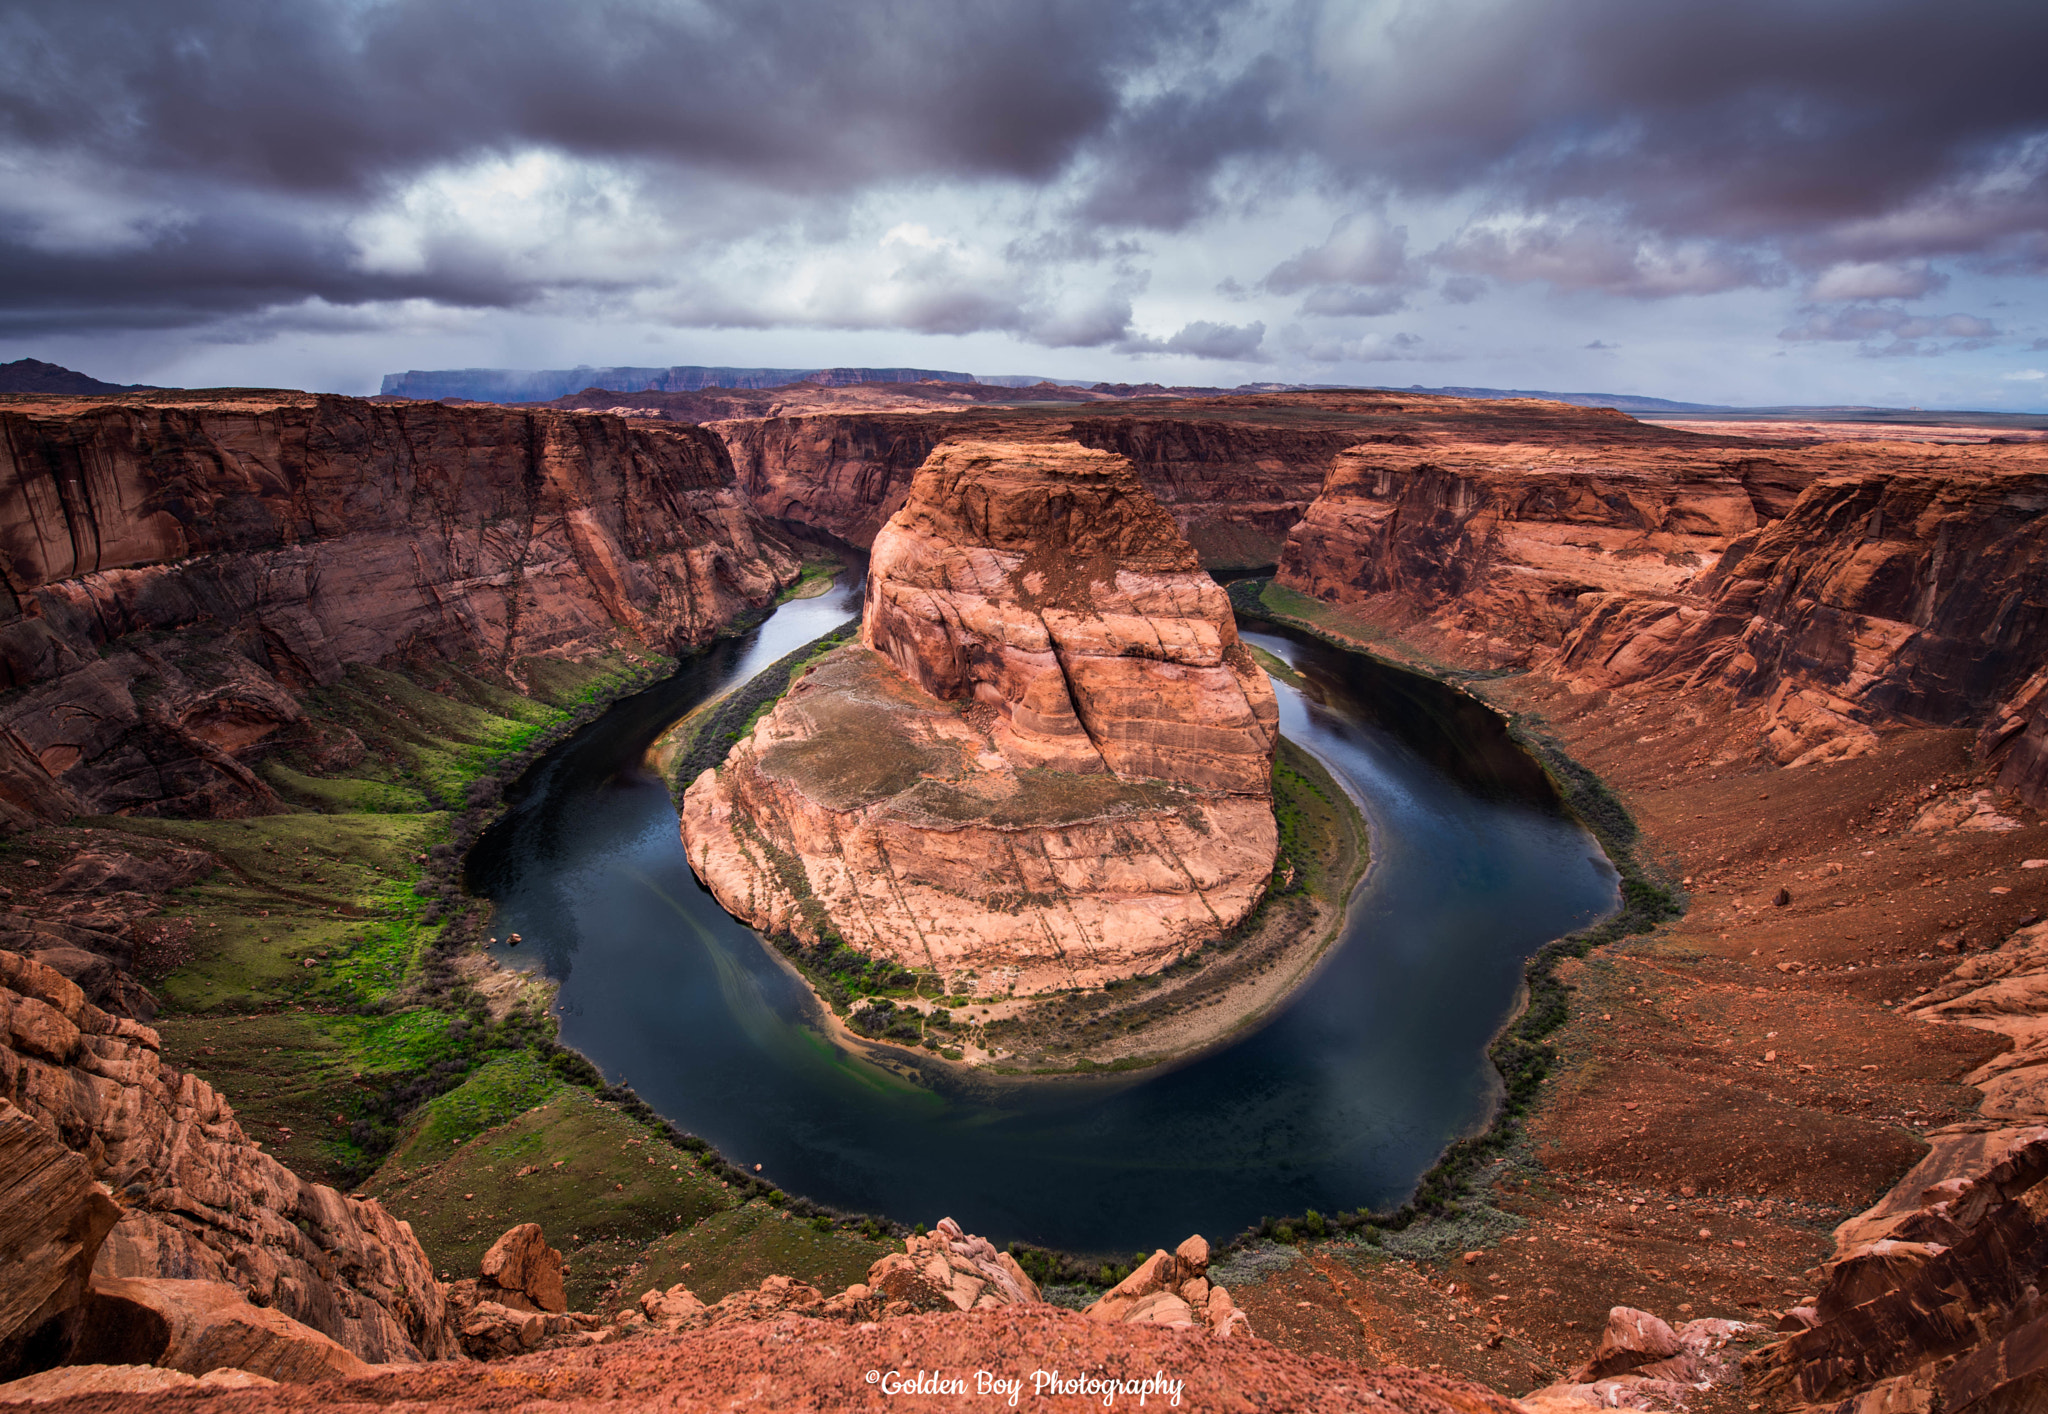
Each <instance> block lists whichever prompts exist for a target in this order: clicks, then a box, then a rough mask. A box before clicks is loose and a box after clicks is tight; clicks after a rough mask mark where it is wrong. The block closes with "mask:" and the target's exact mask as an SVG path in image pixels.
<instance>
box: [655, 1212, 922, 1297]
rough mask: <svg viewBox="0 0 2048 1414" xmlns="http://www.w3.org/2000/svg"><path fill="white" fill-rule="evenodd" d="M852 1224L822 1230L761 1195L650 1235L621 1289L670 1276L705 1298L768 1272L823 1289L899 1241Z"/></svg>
mask: <svg viewBox="0 0 2048 1414" xmlns="http://www.w3.org/2000/svg"><path fill="white" fill-rule="evenodd" d="M873 1231H874V1234H875V1235H874V1236H869V1235H868V1234H867V1233H864V1232H862V1231H860V1230H858V1229H851V1230H848V1229H841V1228H837V1227H833V1226H831V1225H830V1224H827V1225H825V1226H824V1227H823V1229H822V1230H821V1229H820V1227H819V1226H818V1225H817V1224H815V1223H812V1222H805V1221H801V1220H798V1219H796V1218H794V1217H792V1216H790V1214H789V1213H788V1212H787V1211H784V1210H782V1209H778V1208H775V1207H772V1206H770V1205H769V1204H767V1203H763V1202H752V1203H747V1204H744V1205H742V1206H740V1207H736V1208H727V1209H725V1210H724V1211H722V1212H718V1213H714V1214H712V1215H711V1216H709V1217H706V1218H704V1219H703V1220H702V1221H700V1222H698V1223H697V1224H696V1225H695V1226H693V1227H690V1228H686V1229H684V1230H683V1231H680V1232H676V1233H672V1234H670V1235H669V1236H666V1237H662V1238H659V1239H657V1240H656V1241H654V1242H652V1243H649V1244H648V1245H647V1247H646V1248H645V1249H644V1250H643V1251H642V1252H641V1253H640V1256H639V1261H638V1263H637V1265H636V1266H635V1267H634V1268H633V1269H632V1273H631V1276H632V1281H631V1289H630V1290H627V1291H625V1292H623V1294H624V1295H627V1296H638V1295H639V1294H640V1293H641V1292H642V1291H646V1290H649V1289H650V1288H656V1289H660V1290H663V1291H666V1290H667V1289H668V1288H669V1287H671V1286H674V1285H675V1284H676V1283H677V1282H681V1283H683V1284H684V1285H685V1286H687V1287H689V1288H690V1290H691V1291H693V1292H695V1293H696V1295H697V1299H698V1300H700V1301H704V1302H712V1301H716V1300H718V1299H719V1298H720V1297H721V1296H725V1295H728V1294H729V1293H731V1292H735V1291H741V1290H744V1289H746V1288H748V1287H752V1286H758V1285H760V1283H761V1280H762V1278H764V1277H770V1276H775V1275H781V1276H786V1277H789V1278H791V1279H793V1280H795V1281H801V1282H807V1283H809V1284H810V1285H812V1286H815V1287H817V1288H818V1289H819V1290H820V1291H823V1292H825V1293H827V1294H828V1295H829V1294H831V1293H834V1292H838V1291H843V1290H845V1289H846V1288H847V1287H849V1286H851V1285H852V1284H853V1283H855V1282H857V1281H866V1280H867V1277H868V1268H869V1267H871V1266H873V1265H874V1264H875V1262H876V1261H878V1260H879V1259H881V1258H882V1257H884V1256H887V1255H888V1254H889V1253H891V1252H900V1251H902V1250H903V1249H902V1247H901V1245H900V1244H898V1243H895V1242H892V1241H888V1240H886V1239H885V1238H884V1237H883V1236H882V1235H881V1234H882V1229H880V1228H879V1227H875V1228H873Z"/></svg>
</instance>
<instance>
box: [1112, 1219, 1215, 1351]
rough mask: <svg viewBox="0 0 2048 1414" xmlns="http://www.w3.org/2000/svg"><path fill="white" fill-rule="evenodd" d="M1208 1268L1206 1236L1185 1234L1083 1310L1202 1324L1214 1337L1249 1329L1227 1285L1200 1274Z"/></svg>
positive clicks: (1129, 1320)
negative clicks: (1219, 1283) (1223, 1285)
mask: <svg viewBox="0 0 2048 1414" xmlns="http://www.w3.org/2000/svg"><path fill="white" fill-rule="evenodd" d="M1208 1268H1209V1244H1208V1242H1207V1240H1205V1239H1204V1238H1202V1237H1201V1236H1199V1235H1197V1236H1194V1237H1190V1238H1188V1239H1187V1241H1185V1242H1183V1243H1181V1244H1180V1246H1179V1247H1177V1248H1175V1249H1174V1250H1173V1251H1172V1252H1168V1251H1166V1250H1164V1249H1163V1248H1162V1249H1160V1250H1159V1251H1156V1252H1154V1253H1153V1254H1152V1255H1151V1256H1150V1257H1147V1258H1146V1259H1145V1260H1144V1261H1143V1262H1140V1263H1139V1264H1138V1266H1137V1268H1136V1270H1134V1271H1133V1272H1132V1273H1131V1274H1130V1275H1129V1276H1127V1277H1125V1278H1124V1279H1123V1280H1122V1281H1120V1282H1118V1283H1117V1284H1116V1285H1115V1286H1113V1287H1111V1288H1110V1289H1109V1290H1108V1291H1106V1292H1104V1293H1103V1294H1102V1295H1101V1296H1100V1297H1098V1298H1097V1299H1096V1300H1095V1301H1094V1302H1093V1303H1092V1304H1091V1305H1089V1306H1088V1307H1087V1309H1086V1312H1085V1314H1087V1315H1089V1316H1092V1317H1093V1318H1094V1319H1096V1320H1098V1321H1115V1322H1119V1323H1123V1324H1131V1325H1189V1326H1195V1325H1206V1326H1207V1327H1208V1329H1209V1332H1210V1334H1211V1335H1213V1336H1215V1337H1216V1338H1218V1339H1223V1338H1226V1337H1228V1336H1231V1335H1234V1334H1236V1333H1238V1332H1243V1333H1245V1334H1247V1335H1249V1334H1250V1333H1251V1322H1250V1320H1249V1319H1248V1318H1247V1317H1246V1316H1245V1314H1244V1312H1242V1311H1240V1310H1238V1309H1237V1307H1236V1305H1235V1304H1233V1303H1232V1301H1231V1299H1230V1293H1229V1292H1228V1291H1226V1290H1224V1289H1223V1288H1222V1287H1220V1286H1216V1285H1214V1284H1213V1283H1211V1282H1210V1280H1209V1279H1208V1277H1207V1276H1206V1275H1204V1274H1205V1273H1206V1272H1207V1271H1208Z"/></svg>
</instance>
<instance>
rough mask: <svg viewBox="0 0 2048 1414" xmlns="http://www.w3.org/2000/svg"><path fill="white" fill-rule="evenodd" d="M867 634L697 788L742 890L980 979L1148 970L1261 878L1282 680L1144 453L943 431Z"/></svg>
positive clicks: (895, 525) (1209, 931)
mask: <svg viewBox="0 0 2048 1414" xmlns="http://www.w3.org/2000/svg"><path fill="white" fill-rule="evenodd" d="M862 637H863V643H862V644H861V645H858V646H848V647H846V648H843V649H839V650H836V651H835V652H833V653H831V654H830V655H828V656H827V657H825V658H824V659H822V660H820V661H819V662H818V663H816V664H815V665H814V666H813V667H812V668H811V669H810V670H809V672H808V673H807V675H806V676H805V677H804V678H803V679H802V680H801V681H800V682H798V683H797V684H796V685H795V687H794V688H792V690H791V691H790V693H789V694H788V696H786V697H785V698H784V699H783V700H782V702H781V703H779V704H778V705H777V707H776V708H775V710H774V711H772V712H770V713H769V714H768V715H767V716H765V717H763V718H762V720H761V721H760V722H759V723H758V724H757V725H756V727H755V729H754V732H753V735H752V736H751V737H750V738H749V739H748V740H746V741H743V742H741V743H740V744H739V745H738V746H736V747H735V748H734V750H733V752H732V755H731V756H730V757H729V758H728V760H727V762H726V764H725V765H724V766H723V767H722V768H720V769H718V770H717V771H708V772H706V773H705V774H704V775H702V776H701V777H699V778H698V779H697V780H696V781H695V782H693V783H692V784H691V786H690V788H689V790H688V792H687V793H686V796H685V799H684V808H683V838H684V842H685V845H686V846H687V848H688V850H689V854H690V861H691V864H692V866H693V867H694V868H695V869H696V871H697V873H698V876H699V877H700V878H702V879H703V880H705V882H706V884H707V885H708V886H709V887H710V888H711V890H712V891H713V893H715V894H716V895H717V897H718V899H719V901H720V902H721V903H722V904H724V905H725V906H726V907H727V908H728V909H730V910H732V911H733V912H734V913H736V914H738V915H739V916H740V917H742V918H745V919H747V920H748V921H749V922H751V923H753V924H754V925H755V926H756V927H759V928H762V929H764V930H767V931H770V932H788V933H792V934H794V935H796V936H798V937H800V938H803V939H805V940H807V941H810V942H819V941H822V940H823V939H825V938H826V937H827V936H828V935H836V936H838V937H840V938H843V939H844V940H845V941H847V942H849V943H851V944H852V945H854V946H855V947H858V948H860V949H862V950H864V951H869V952H873V953H878V954H881V955H883V956H886V957H890V958H893V959H895V960H897V961H899V962H901V963H903V964H905V965H907V966H911V967H918V968H931V969H934V970H936V971H937V972H938V973H939V974H940V975H941V976H942V977H943V978H945V979H946V982H947V985H948V987H949V988H952V989H955V990H958V991H963V992H979V993H983V994H986V993H990V992H997V991H1008V990H1012V989H1014V990H1016V991H1017V992H1020V993H1030V992H1040V991H1047V990H1056V989H1061V988H1067V987H1074V986H1090V985H1099V984H1100V983H1102V982H1104V981H1107V980H1109V979H1111V978H1114V977H1121V976H1131V975H1135V974H1139V973H1143V972H1149V971H1153V970H1156V969H1157V968H1159V967H1161V966H1164V965H1165V964H1167V963H1168V962H1171V961H1172V960H1173V959H1175V958H1176V957H1179V956H1181V955H1182V954H1183V953H1185V952H1186V951H1187V950H1188V949H1190V948H1191V947H1193V946H1195V945H1197V944H1198V943H1200V942H1201V941H1203V940H1205V939H1207V938H1210V937H1214V936H1216V935H1217V934H1218V933H1220V932H1222V931H1224V930H1227V929H1228V928H1230V927H1231V926H1232V925H1233V924H1235V923H1236V922H1237V921H1238V920H1239V919H1241V918H1242V917H1243V916H1244V915H1245V914H1246V913H1248V912H1249V911H1250V910H1251V908H1252V907H1253V905H1254V904H1256V902H1257V901H1258V898H1259V897H1260V894H1261V893H1262V891H1263V889H1264V885H1265V880H1266V878H1267V876H1268V874H1269V873H1270V871H1271V868H1272V862H1273V858H1274V854H1275V850H1276V847H1277V835H1276V832H1275V828H1274V825H1273V819H1272V810H1271V806H1270V792H1271V782H1270V771H1271V763H1272V752H1273V745H1274V741H1275V739H1276V723H1277V716H1278V713H1277V708H1276V706H1275V704H1274V700H1273V695H1272V689H1271V687H1270V685H1269V684H1268V683H1267V681H1266V678H1265V675H1264V673H1263V672H1261V671H1260V670H1259V668H1258V666H1257V664H1256V663H1254V662H1253V661H1252V660H1251V658H1250V655H1249V653H1248V652H1247V650H1246V649H1245V648H1244V646H1243V645H1242V644H1241V643H1240V642H1239V641H1238V639H1237V634H1236V629H1235V627H1234V624H1233V621H1232V619H1231V615H1230V610H1229V605H1228V602H1227V600H1226V599H1225V597H1224V595H1223V593H1222V591H1221V590H1220V589H1219V588H1218V587H1217V586H1216V584H1215V583H1214V582H1213V581H1212V580H1210V579H1209V578H1208V576H1207V575H1206V574H1204V573H1203V572H1202V571H1201V570H1200V568H1199V567H1198V565H1197V564H1196V561H1195V557H1194V554H1193V552H1192V550H1191V549H1190V548H1189V547H1188V544H1187V542H1186V540H1185V539H1184V538H1182V537H1181V536H1180V535H1179V533H1178V531H1177V530H1176V528H1175V527H1174V525H1173V522H1172V520H1171V518H1170V517H1168V516H1166V515H1165V513H1164V512H1163V511H1161V510H1160V508H1159V506H1158V504H1157V503H1156V502H1155V501H1153V500H1152V498H1151V497H1150V496H1149V495H1147V494H1146V492H1145V491H1144V488H1143V487H1142V485H1140V484H1139V482H1138V480H1137V478H1136V476H1135V475H1134V474H1133V473H1132V471H1131V470H1130V467H1129V465H1128V464H1127V463H1125V462H1123V461H1122V460H1121V459H1119V458H1115V457H1112V456H1109V455H1106V454H1103V453H1097V452H1090V451H1088V450H1086V449H1083V448H1081V447H1078V446H1076V445H1074V444H1071V443H1052V444H1033V445H1027V446H1018V445H1014V444H981V443H967V444H949V445H948V446H946V447H944V448H941V449H940V450H939V451H938V452H936V453H934V454H933V456H932V458H931V459H930V461H929V462H928V463H927V465H926V467H925V469H924V470H923V471H922V472H920V473H919V476H918V481H917V486H916V489H915V491H914V493H913V495H912V497H911V499H910V501H909V502H908V503H907V504H906V505H905V507H904V509H903V510H902V511H900V512H898V513H897V515H896V516H895V517H894V518H892V520H891V521H890V524H889V526H888V527H887V528H886V529H885V530H884V531H883V533H882V534H881V535H880V536H878V537H877V539H876V543H875V553H874V558H873V561H872V566H871V569H870V577H869V593H868V604H867V611H866V614H865V617H864V620H863V626H862Z"/></svg>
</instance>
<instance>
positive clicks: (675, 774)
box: [669, 619, 860, 793]
mask: <svg viewBox="0 0 2048 1414" xmlns="http://www.w3.org/2000/svg"><path fill="white" fill-rule="evenodd" d="M859 633H860V620H859V619H848V620H847V621H846V622H845V623H843V624H841V625H840V626H839V627H838V628H835V629H833V630H832V631H831V632H830V633H828V634H825V635H824V636H823V637H821V638H816V639H813V640H812V641H811V642H809V643H806V644H805V645H804V646H803V647H801V648H799V649H797V650H796V651H795V652H794V653H786V654H784V655H783V656H782V657H780V658H777V659H776V660H775V661H774V662H773V663H770V664H769V665H768V666H767V667H765V668H763V669H762V670H761V671H760V672H758V673H756V674H754V676H753V677H751V678H749V679H747V681H746V682H745V683H743V684H741V685H740V686H739V687H736V688H734V689H733V690H732V691H731V692H728V693H726V694H725V695H724V696H723V697H720V698H719V699H718V700H717V701H716V702H713V703H711V704H709V705H708V706H706V707H704V708H701V709H699V710H698V711H697V712H694V713H692V714H691V716H690V719H689V720H688V721H686V722H684V723H683V725H682V735H683V737H684V741H683V743H682V750H681V751H680V752H679V753H678V754H677V759H676V764H675V768H674V770H673V771H672V772H671V773H670V776H669V780H670V782H671V783H672V785H673V788H674V789H675V790H676V791H677V792H678V793H680V792H681V791H682V790H683V789H684V788H685V787H687V786H688V785H689V784H690V782H691V781H694V780H696V779H697V777H699V776H701V775H703V774H704V773H705V772H706V771H708V770H710V769H711V768H712V767H714V766H720V765H723V764H724V763H725V758H726V757H727V756H728V755H730V754H731V752H732V748H733V744H734V743H735V742H737V741H738V740H739V739H740V738H741V737H743V736H745V735H746V734H747V733H748V732H750V731H752V730H753V729H754V723H755V722H757V721H759V720H760V719H761V718H762V717H764V716H766V715H767V714H768V711H769V709H770V708H772V707H773V706H774V705H775V704H776V703H777V702H779V701H781V700H782V695H783V694H784V693H785V692H788V691H789V689H790V685H791V684H792V683H794V682H795V681H796V679H797V678H798V676H800V675H801V673H802V670H803V669H804V668H806V667H808V666H809V665H810V664H811V662H812V661H813V660H814V659H817V658H821V657H823V656H824V655H825V654H827V653H829V652H831V651H832V650H833V649H834V648H837V647H838V646H839V645H840V644H842V643H847V642H850V641H851V640H852V639H854V638H855V637H856V636H857V635H858V634H859Z"/></svg>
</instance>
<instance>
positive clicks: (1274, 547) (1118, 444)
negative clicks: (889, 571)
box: [706, 399, 1357, 569]
mask: <svg viewBox="0 0 2048 1414" xmlns="http://www.w3.org/2000/svg"><path fill="white" fill-rule="evenodd" d="M1187 406H1188V408H1189V409H1190V411H1189V412H1188V413H1185V414H1182V415H1174V414H1159V413H1145V414H1126V413H1122V412H1117V411H1111V410H1098V411H1094V412H1091V413H1090V414H1089V415H1088V416H1086V417H1077V418H1073V419H1071V420H1066V419H1059V420H1056V421H1054V422H1052V423H1050V424H1048V422H1047V420H1046V418H1045V416H1044V415H1043V414H1041V413H1000V412H992V411H979V412H974V413H953V412H946V413H926V414H911V413H840V414H813V415H809V416H777V417H758V418H731V419H720V420H718V421H715V422H710V423H707V424H706V425H707V426H709V427H710V428H712V429H713V430H714V431H716V432H717V433H718V435H719V436H720V437H722V438H723V439H724V440H725V443H726V447H727V449H728V450H729V451H730V452H731V454H732V459H733V465H734V467H735V469H736V470H737V472H738V474H739V478H740V484H741V486H742V487H743V488H744V489H745V490H746V493H747V495H748V497H749V499H750V500H752V501H753V503H754V506H755V508H756V509H758V510H759V511H760V512H761V513H762V514H763V515H766V516H771V517H773V518H775V519H777V520H780V521H785V522H788V523H790V524H792V525H798V526H802V527H804V528H805V529H806V530H811V531H822V532H824V533H825V534H828V535H832V536H835V537H837V538H838V539H841V540H844V541H846V542H848V543H849V544H852V545H857V546H860V547H862V548H866V547H867V546H869V545H871V544H873V542H874V539H875V536H876V535H877V534H878V533H880V531H881V529H882V527H883V526H884V525H886V524H887V523H888V521H889V518H890V517H891V516H893V515H894V514H895V513H896V512H897V511H898V510H899V509H901V508H902V506H903V503H904V501H905V500H906V499H907V498H908V497H909V495H910V484H911V482H912V480H913V479H914V478H915V477H916V475H917V471H918V468H919V467H921V466H922V465H923V464H924V461H925V458H927V457H928V456H930V455H931V453H932V451H933V449H934V448H936V447H937V446H938V445H939V444H940V443H941V442H943V441H960V440H1012V439H1014V440H1017V441H1027V442H1028V441H1041V440H1044V439H1046V438H1048V437H1054V436H1057V437H1071V438H1072V439H1073V440H1074V441H1076V442H1079V443H1081V444H1082V445H1083V446H1088V447H1093V448H1096V449H1097V450H1099V451H1105V452H1113V453H1115V454H1116V455H1118V456H1121V457H1124V458H1126V459H1128V460H1129V461H1130V463H1131V465H1132V466H1133V467H1135V468H1136V470H1137V472H1138V476H1139V479H1140V480H1142V481H1143V482H1144V483H1145V486H1146V489H1147V490H1149V491H1151V492H1152V494H1153V496H1154V497H1155V498H1156V499H1157V500H1158V501H1159V503H1160V504H1161V505H1162V506H1164V507H1165V508H1166V511H1167V513H1168V514H1169V515H1171V516H1172V517H1173V519H1174V521H1175V523H1176V524H1178V525H1179V527H1180V530H1181V533H1182V534H1183V535H1185V536H1186V537H1187V539H1188V542H1189V543H1190V544H1191V545H1193V546H1194V548H1195V552H1196V553H1197V554H1198V555H1199V556H1200V557H1201V560H1202V563H1203V564H1205V565H1207V566H1209V567H1211V568H1212V569H1222V568H1239V567H1260V566H1266V565H1270V564H1272V563H1273V562H1274V561H1275V560H1276V559H1278V557H1279V554H1280V547H1281V545H1282V544H1283V543H1285V541H1286V538H1287V532H1288V530H1289V529H1290V528H1292V527H1293V525H1294V523H1295V522H1296V521H1297V520H1299V519H1300V518H1301V513H1302V512H1303V511H1304V510H1306V509H1307V507H1308V505H1309V503H1310V502H1311V501H1313V500H1314V499H1315V498H1316V495H1317V493H1318V492H1319V491H1320V490H1321V488H1322V484H1323V473H1324V471H1325V470H1327V469H1328V467H1329V464H1330V459H1331V457H1333V456H1335V455H1336V454H1337V453H1338V452H1339V451H1341V450H1343V449H1344V448H1345V447H1347V446H1350V445H1351V444H1352V443H1353V442H1354V441H1356V440H1357V436H1356V434H1355V433H1353V432H1347V431H1345V430H1344V429H1343V428H1342V427H1341V426H1334V425H1329V424H1330V423H1332V422H1335V421H1337V420H1339V419H1338V418H1336V417H1332V416H1327V415H1325V416H1324V417H1322V418H1321V420H1319V419H1318V413H1319V411H1320V410H1319V409H1317V408H1315V407H1313V406H1311V407H1306V408H1303V409H1302V410H1301V413H1302V414H1305V415H1298V416H1297V417H1296V418H1293V419H1266V418H1262V417H1261V416H1260V415H1259V412H1258V411H1257V410H1256V409H1255V408H1253V406H1252V405H1251V400H1247V399H1215V400H1210V399H1201V400H1189V402H1188V404H1187Z"/></svg>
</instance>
